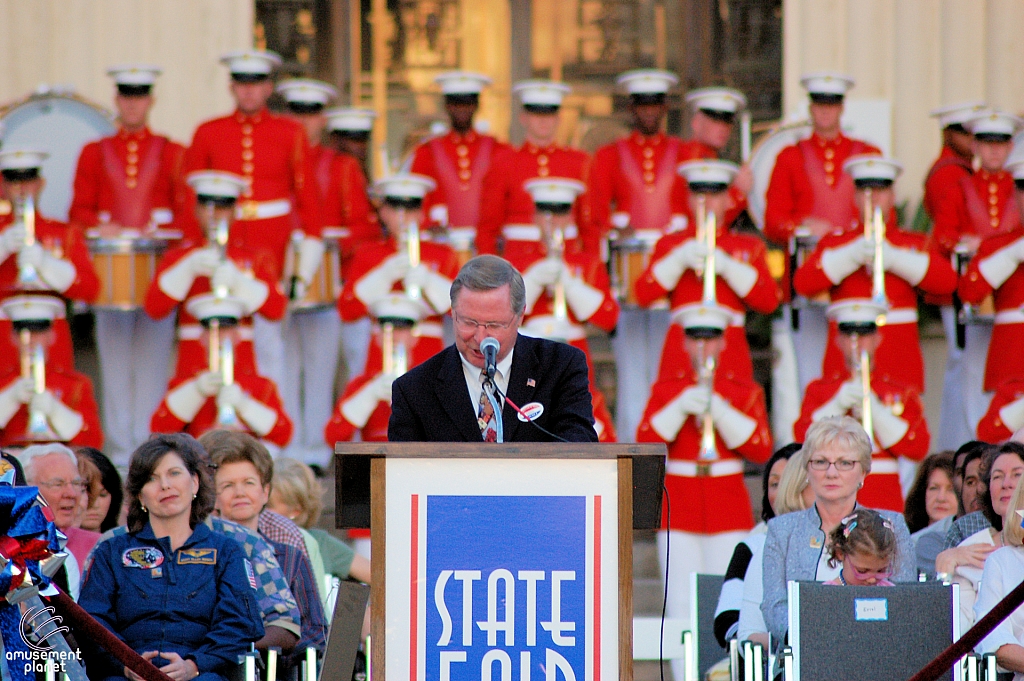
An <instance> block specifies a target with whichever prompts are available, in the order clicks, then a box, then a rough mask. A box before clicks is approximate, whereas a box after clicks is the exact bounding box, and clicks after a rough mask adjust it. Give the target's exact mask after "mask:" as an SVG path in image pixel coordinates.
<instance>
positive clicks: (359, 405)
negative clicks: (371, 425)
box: [341, 373, 395, 428]
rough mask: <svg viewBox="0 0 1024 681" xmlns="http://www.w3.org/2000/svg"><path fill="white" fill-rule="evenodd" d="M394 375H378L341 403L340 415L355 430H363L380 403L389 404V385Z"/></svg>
mask: <svg viewBox="0 0 1024 681" xmlns="http://www.w3.org/2000/svg"><path fill="white" fill-rule="evenodd" d="M394 380H395V376H394V374H384V373H382V374H379V375H378V376H377V377H376V378H375V379H373V380H372V381H370V382H369V383H366V384H365V385H363V387H361V388H360V389H359V390H357V391H355V392H354V393H352V394H351V395H349V397H348V398H347V399H346V400H345V401H344V402H343V403H342V405H341V415H342V416H344V417H345V420H346V421H348V422H349V423H351V424H352V425H353V426H355V427H356V428H363V427H364V426H366V422H367V421H369V420H370V416H372V415H373V412H374V411H376V409H377V405H379V404H380V403H381V402H387V403H388V404H389V405H390V404H391V385H392V383H393V382H394Z"/></svg>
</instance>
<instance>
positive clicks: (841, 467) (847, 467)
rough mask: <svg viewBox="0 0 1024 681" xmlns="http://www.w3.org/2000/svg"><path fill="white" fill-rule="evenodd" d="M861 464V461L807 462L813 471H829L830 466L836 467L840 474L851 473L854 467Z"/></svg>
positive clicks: (814, 460)
mask: <svg viewBox="0 0 1024 681" xmlns="http://www.w3.org/2000/svg"><path fill="white" fill-rule="evenodd" d="M859 463H860V461H852V460H850V459H839V460H837V461H829V460H828V459H811V460H810V461H808V462H807V467H808V468H810V469H811V470H813V471H827V470H828V468H829V466H835V467H836V470H837V471H839V472H840V473H849V472H850V471H852V470H853V467H854V466H856V465H857V464H859Z"/></svg>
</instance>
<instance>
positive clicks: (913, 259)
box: [793, 155, 956, 394]
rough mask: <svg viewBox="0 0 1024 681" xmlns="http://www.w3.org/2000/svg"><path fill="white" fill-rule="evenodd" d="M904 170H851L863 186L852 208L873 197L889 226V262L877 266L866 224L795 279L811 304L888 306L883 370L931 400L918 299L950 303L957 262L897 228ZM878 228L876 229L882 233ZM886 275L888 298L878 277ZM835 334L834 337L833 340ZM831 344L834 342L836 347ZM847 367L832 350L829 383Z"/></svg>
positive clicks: (851, 166)
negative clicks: (825, 298)
mask: <svg viewBox="0 0 1024 681" xmlns="http://www.w3.org/2000/svg"><path fill="white" fill-rule="evenodd" d="M902 170H903V166H901V165H900V164H899V163H897V162H896V161H893V160H891V159H887V158H884V157H882V156H876V155H866V156H854V157H850V158H848V159H847V160H846V162H845V163H844V164H843V171H844V173H845V174H846V175H845V176H846V177H850V178H852V184H853V185H855V191H854V196H853V198H852V199H850V205H851V207H852V206H864V205H865V201H867V197H868V195H869V194H870V205H871V214H872V215H877V216H878V217H879V218H880V219H879V222H881V223H882V225H881V226H882V228H883V231H882V236H884V241H883V242H882V245H881V253H882V262H881V263H878V262H876V261H875V253H876V252H877V249H876V246H875V241H876V239H875V238H872V239H869V238H867V237H866V236H865V229H864V224H863V221H862V220H861V221H855V222H853V224H852V225H847V226H846V227H845V228H843V229H838V228H837V229H835V230H833V231H832V232H831V233H829V234H826V235H824V236H823V237H822V238H821V239H820V240H819V241H818V245H817V246H816V247H815V249H814V251H813V252H812V253H811V255H810V256H809V257H808V258H807V260H806V261H805V262H804V264H803V265H801V266H800V269H799V270H797V272H796V273H795V274H794V276H793V286H794V288H795V289H796V291H797V293H799V294H800V295H802V296H806V297H808V298H810V297H813V296H817V295H819V294H821V293H829V294H830V296H831V299H832V301H833V302H838V301H841V300H847V299H851V298H856V299H862V298H872V297H873V296H876V295H877V296H880V297H883V301H884V300H888V305H889V309H888V312H887V313H886V315H885V326H883V327H882V328H881V329H880V331H879V336H880V338H881V340H880V343H879V346H878V352H877V353H876V357H875V363H876V365H877V366H878V369H879V371H880V372H882V374H884V375H887V376H891V377H892V380H894V381H897V382H898V383H900V384H901V385H905V386H907V387H909V388H911V389H913V390H915V391H917V393H918V394H921V393H923V392H924V360H923V358H922V356H921V344H920V340H919V339H918V332H917V294H918V291H921V292H924V293H928V294H932V295H947V294H949V293H952V292H953V291H954V290H955V288H956V273H955V272H954V271H953V267H952V265H950V263H949V261H948V260H946V259H945V258H943V257H942V255H941V254H940V253H939V252H938V249H937V248H935V246H934V245H929V243H928V240H927V239H926V237H925V236H924V235H923V234H915V233H913V232H907V231H904V230H902V229H900V228H899V226H898V225H897V223H896V210H895V204H896V195H895V192H894V191H893V187H892V185H893V182H894V181H895V180H896V177H897V176H898V175H899V174H900V172H901V171H902ZM878 226H879V225H877V224H876V225H874V226H873V227H872V229H873V230H874V229H877V228H878ZM878 268H881V269H882V270H883V271H882V273H881V274H883V275H884V276H883V277H882V278H881V279H882V284H883V285H882V287H881V290H875V289H876V288H878V286H877V284H878V281H877V279H878V278H877V277H876V276H875V274H876V272H875V270H876V269H878ZM832 335H834V332H833V331H832V330H830V338H831V336H832ZM830 342H831V341H830ZM844 364H845V362H844V361H843V357H842V355H841V353H840V351H839V348H838V346H837V345H836V344H835V343H834V342H831V345H830V346H829V347H828V348H827V349H826V351H825V361H824V370H823V371H822V375H831V374H833V373H834V372H836V371H841V370H842V367H843V366H844Z"/></svg>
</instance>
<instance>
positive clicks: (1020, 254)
mask: <svg viewBox="0 0 1024 681" xmlns="http://www.w3.org/2000/svg"><path fill="white" fill-rule="evenodd" d="M1022 260H1024V237H1022V238H1020V239H1017V240H1016V241H1014V242H1013V243H1011V244H1009V245H1008V246H1003V247H1002V248H1000V249H999V250H998V251H996V252H995V253H990V254H989V255H987V256H985V258H984V259H983V260H982V261H981V262H980V263H978V271H979V272H981V276H983V277H985V281H987V282H988V284H989V286H991V287H992V288H994V289H995V288H999V287H1000V286H1002V285H1003V284H1004V283H1006V280H1007V279H1009V278H1010V275H1012V274H1013V273H1014V272H1016V271H1017V266H1018V265H1020V263H1021V261H1022Z"/></svg>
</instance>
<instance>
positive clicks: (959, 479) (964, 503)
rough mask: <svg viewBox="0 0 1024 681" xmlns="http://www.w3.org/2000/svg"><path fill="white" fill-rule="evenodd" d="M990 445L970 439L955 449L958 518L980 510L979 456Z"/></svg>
mask: <svg viewBox="0 0 1024 681" xmlns="http://www.w3.org/2000/svg"><path fill="white" fill-rule="evenodd" d="M991 447H992V445H990V444H988V443H987V442H979V441H977V440H971V441H970V442H968V443H966V444H963V445H961V446H960V449H958V450H956V454H955V455H954V460H953V489H954V490H956V496H957V499H958V500H959V503H960V508H959V510H958V511H957V514H956V517H957V518H958V519H959V518H962V517H963V516H965V515H967V514H968V513H974V512H975V511H979V510H981V506H980V497H979V494H980V492H981V491H982V487H983V484H982V482H981V476H980V475H979V473H978V471H979V469H980V468H981V458H982V457H983V456H984V455H985V452H987V451H988V450H989V449H990V448H991ZM954 546H955V544H954ZM946 548H948V547H946Z"/></svg>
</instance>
